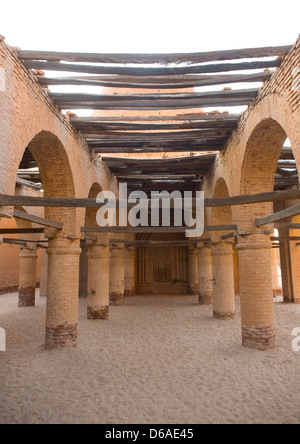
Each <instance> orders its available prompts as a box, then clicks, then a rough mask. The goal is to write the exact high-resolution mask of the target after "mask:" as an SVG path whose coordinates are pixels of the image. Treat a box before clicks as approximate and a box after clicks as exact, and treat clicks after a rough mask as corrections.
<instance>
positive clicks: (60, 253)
mask: <svg viewBox="0 0 300 444" xmlns="http://www.w3.org/2000/svg"><path fill="white" fill-rule="evenodd" d="M80 253H81V249H80V248H79V239H78V240H75V241H74V240H73V241H72V240H69V239H64V238H54V239H49V248H48V250H47V254H48V287H47V315H46V348H48V349H52V348H59V347H76V346H77V337H78V289H79V256H80Z"/></svg>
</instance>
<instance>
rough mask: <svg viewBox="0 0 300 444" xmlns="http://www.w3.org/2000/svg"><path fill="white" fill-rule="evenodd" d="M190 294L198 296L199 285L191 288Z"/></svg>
mask: <svg viewBox="0 0 300 444" xmlns="http://www.w3.org/2000/svg"><path fill="white" fill-rule="evenodd" d="M189 293H190V294H198V293H199V289H198V285H195V286H193V287H190V290H189Z"/></svg>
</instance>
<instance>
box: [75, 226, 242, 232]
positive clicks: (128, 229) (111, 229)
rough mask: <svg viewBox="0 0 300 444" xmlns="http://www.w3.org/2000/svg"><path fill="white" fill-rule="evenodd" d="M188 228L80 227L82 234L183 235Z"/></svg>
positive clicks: (220, 228) (211, 228) (225, 228)
mask: <svg viewBox="0 0 300 444" xmlns="http://www.w3.org/2000/svg"><path fill="white" fill-rule="evenodd" d="M188 229H192V228H190V227H82V228H81V232H83V233H184V232H186V230H188ZM231 230H237V225H207V226H205V227H204V231H231Z"/></svg>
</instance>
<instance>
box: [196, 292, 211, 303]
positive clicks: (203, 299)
mask: <svg viewBox="0 0 300 444" xmlns="http://www.w3.org/2000/svg"><path fill="white" fill-rule="evenodd" d="M198 302H199V304H200V305H211V304H212V303H213V295H212V292H210V293H207V294H205V293H203V294H199V297H198Z"/></svg>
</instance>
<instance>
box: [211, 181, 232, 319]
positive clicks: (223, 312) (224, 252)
mask: <svg viewBox="0 0 300 444" xmlns="http://www.w3.org/2000/svg"><path fill="white" fill-rule="evenodd" d="M213 196H214V197H229V190H228V186H227V184H226V182H225V180H224V179H223V178H219V179H218V181H217V183H216V185H215V189H214V195H213ZM228 224H232V212H231V207H229V206H227V207H215V208H213V211H212V225H228ZM223 234H226V233H225V232H224V233H223V232H217V233H212V236H211V237H212V242H213V244H212V276H213V311H214V317H216V318H218V319H233V318H234V317H235V294H234V268H233V249H232V240H230V239H229V240H222V237H221V236H222V235H223Z"/></svg>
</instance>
